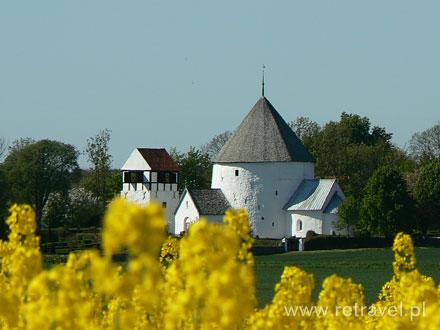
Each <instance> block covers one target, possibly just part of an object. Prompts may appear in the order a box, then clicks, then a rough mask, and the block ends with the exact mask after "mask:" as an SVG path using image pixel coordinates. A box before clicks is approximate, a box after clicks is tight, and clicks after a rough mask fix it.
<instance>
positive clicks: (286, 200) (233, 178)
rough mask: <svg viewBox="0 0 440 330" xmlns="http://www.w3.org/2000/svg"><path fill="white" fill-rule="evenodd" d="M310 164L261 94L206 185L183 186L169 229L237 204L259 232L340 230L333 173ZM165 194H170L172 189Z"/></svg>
mask: <svg viewBox="0 0 440 330" xmlns="http://www.w3.org/2000/svg"><path fill="white" fill-rule="evenodd" d="M126 165H127V163H126ZM126 165H124V168H123V170H124V172H126V171H130V168H129V166H126ZM148 169H149V170H150V169H151V167H148ZM314 169H315V160H314V158H313V156H312V155H311V154H310V153H309V151H308V150H307V148H306V147H305V146H304V145H303V144H302V142H301V140H300V139H299V138H298V137H297V136H296V135H295V133H294V132H293V131H292V129H291V128H290V127H289V126H288V125H287V123H286V122H285V121H284V119H283V118H282V117H281V115H280V114H279V113H278V112H277V111H276V110H275V108H274V107H273V106H272V104H271V103H270V102H269V101H268V100H267V99H266V98H265V97H264V96H263V97H261V98H260V99H259V100H258V101H257V103H256V104H255V105H254V107H253V108H252V110H251V111H250V112H249V113H248V115H247V116H246V117H245V118H244V120H243V121H242V123H241V124H240V125H239V126H238V128H237V129H236V130H235V132H234V133H233V134H232V136H231V137H230V138H229V140H228V141H227V142H226V144H225V145H224V146H223V148H222V149H221V151H220V152H219V154H218V155H217V158H216V160H215V162H214V165H213V172H212V183H211V189H202V190H191V189H186V190H185V191H184V192H183V193H182V196H181V197H180V199H179V202H178V203H177V206H176V207H175V209H174V219H171V221H170V223H169V230H170V232H171V233H172V234H176V235H179V234H180V233H182V232H185V231H186V230H187V229H188V227H189V226H190V225H191V223H194V222H195V221H197V220H198V219H199V218H201V217H204V218H207V219H208V220H209V221H218V222H220V221H222V218H223V215H224V212H225V211H226V210H227V209H228V208H237V209H238V208H243V209H245V210H246V211H247V212H248V214H249V220H250V224H251V228H252V232H253V235H254V236H256V237H259V238H283V237H291V236H296V237H305V235H306V233H307V232H308V231H314V232H315V233H317V234H328V235H332V234H340V233H341V232H340V231H338V230H337V229H336V226H335V221H336V220H337V209H338V206H339V205H340V204H341V202H342V201H343V200H344V198H345V197H344V194H343V192H342V190H341V188H340V187H339V185H338V183H337V182H336V180H335V179H317V178H315V173H314ZM137 170H138V171H139V168H137ZM174 170H175V169H174ZM176 177H177V176H176ZM127 187H128V186H127ZM123 190H124V189H123ZM122 193H123V194H124V191H123V192H122ZM170 194H173V197H174V199H175V198H176V192H175V189H170ZM124 195H125V196H127V197H128V196H132V195H133V191H131V194H127V193H126V192H125V194H124ZM133 198H134V196H133ZM170 204H171V203H170ZM167 213H168V214H170V213H171V210H168V212H167Z"/></svg>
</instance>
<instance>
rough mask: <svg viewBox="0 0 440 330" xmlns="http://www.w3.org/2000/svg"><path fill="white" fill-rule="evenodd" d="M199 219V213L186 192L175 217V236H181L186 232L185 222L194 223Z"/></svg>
mask: <svg viewBox="0 0 440 330" xmlns="http://www.w3.org/2000/svg"><path fill="white" fill-rule="evenodd" d="M198 219H199V212H198V211H197V208H196V205H195V204H194V201H193V200H192V198H191V196H190V194H188V192H184V196H183V197H182V201H181V203H180V206H179V208H178V209H177V210H176V213H175V215H174V222H175V229H174V234H175V235H179V234H180V233H181V232H183V231H185V229H186V228H185V222H189V223H194V222H196V221H197V220H198Z"/></svg>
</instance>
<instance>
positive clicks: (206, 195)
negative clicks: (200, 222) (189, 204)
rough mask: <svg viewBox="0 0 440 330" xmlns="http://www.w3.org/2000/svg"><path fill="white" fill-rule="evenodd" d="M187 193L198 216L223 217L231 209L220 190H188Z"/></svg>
mask: <svg viewBox="0 0 440 330" xmlns="http://www.w3.org/2000/svg"><path fill="white" fill-rule="evenodd" d="M188 193H189V194H190V195H191V198H192V200H193V201H194V204H196V208H197V210H198V211H199V214H200V215H224V214H225V212H226V210H227V209H230V208H231V205H229V202H228V200H227V199H226V197H225V195H223V192H222V191H221V190H220V189H188ZM182 197H183V196H182Z"/></svg>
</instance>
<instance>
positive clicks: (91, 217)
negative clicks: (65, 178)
mask: <svg viewBox="0 0 440 330" xmlns="http://www.w3.org/2000/svg"><path fill="white" fill-rule="evenodd" d="M103 213H104V205H103V203H101V202H100V201H99V200H98V198H97V197H96V196H94V195H93V194H92V192H90V191H88V190H87V189H84V188H82V187H75V188H72V189H70V190H69V192H68V193H67V194H60V193H56V194H53V195H52V196H51V198H49V201H48V202H47V205H46V207H45V209H44V215H43V224H44V225H45V226H46V227H47V228H49V229H50V228H52V227H73V228H80V227H91V226H95V227H96V226H100V225H101V218H102V215H103Z"/></svg>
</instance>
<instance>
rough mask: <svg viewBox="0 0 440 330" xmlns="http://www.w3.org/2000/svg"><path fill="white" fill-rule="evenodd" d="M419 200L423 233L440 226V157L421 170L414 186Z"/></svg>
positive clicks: (418, 211)
mask: <svg viewBox="0 0 440 330" xmlns="http://www.w3.org/2000/svg"><path fill="white" fill-rule="evenodd" d="M414 197H415V199H416V201H417V215H418V223H419V228H420V230H421V231H422V232H423V233H426V232H427V230H428V229H431V228H435V229H439V228H440V159H435V160H433V161H431V162H430V163H428V164H426V165H425V166H423V167H422V169H421V170H420V174H419V177H418V180H417V182H416V184H415V187H414Z"/></svg>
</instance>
